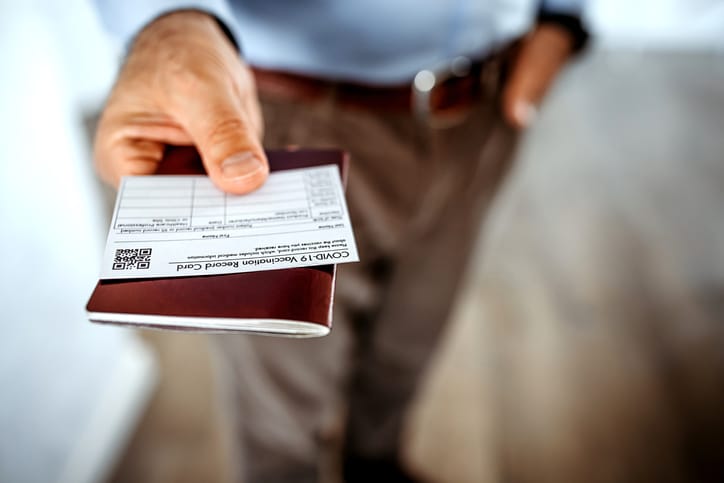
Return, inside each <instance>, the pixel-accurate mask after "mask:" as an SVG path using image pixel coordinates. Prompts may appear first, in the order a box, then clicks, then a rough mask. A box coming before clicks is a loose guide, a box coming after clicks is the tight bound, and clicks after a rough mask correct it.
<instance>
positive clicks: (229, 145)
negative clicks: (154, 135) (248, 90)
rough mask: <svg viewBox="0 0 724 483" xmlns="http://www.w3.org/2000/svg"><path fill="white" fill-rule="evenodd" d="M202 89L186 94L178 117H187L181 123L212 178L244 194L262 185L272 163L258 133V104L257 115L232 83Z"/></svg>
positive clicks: (220, 184)
mask: <svg viewBox="0 0 724 483" xmlns="http://www.w3.org/2000/svg"><path fill="white" fill-rule="evenodd" d="M203 92H204V95H196V96H189V97H188V98H186V102H185V103H184V109H183V113H182V115H180V116H179V118H182V119H183V120H184V121H185V122H183V121H182V123H183V124H184V126H185V128H186V131H187V132H188V133H189V135H190V137H191V139H192V140H193V142H194V144H195V145H196V147H197V149H198V150H199V153H200V154H201V159H202V161H203V163H204V167H205V168H206V172H207V174H208V175H209V178H211V180H212V181H213V182H214V184H216V186H218V187H219V188H220V189H222V190H224V191H226V192H229V193H234V194H244V193H248V192H250V191H253V190H255V189H257V188H259V187H260V186H261V185H262V184H263V183H264V181H266V178H267V176H268V175H269V163H268V161H267V158H266V155H265V154H264V149H263V148H262V145H261V140H260V137H259V134H258V132H259V129H258V126H257V124H259V121H258V119H259V116H258V105H255V106H254V107H255V108H256V109H257V112H256V113H255V114H256V115H257V117H256V118H255V117H254V114H252V113H250V112H249V110H254V108H251V109H250V108H249V105H250V104H253V103H250V102H246V103H244V105H242V102H241V101H240V100H239V99H238V96H235V95H234V94H235V89H233V88H232V87H231V86H229V88H228V89H224V88H219V87H218V86H208V87H207V88H206V89H204V91H203ZM249 95H252V94H249ZM255 102H256V99H254V103H255ZM243 107H247V109H244V108H243ZM255 121H256V122H255Z"/></svg>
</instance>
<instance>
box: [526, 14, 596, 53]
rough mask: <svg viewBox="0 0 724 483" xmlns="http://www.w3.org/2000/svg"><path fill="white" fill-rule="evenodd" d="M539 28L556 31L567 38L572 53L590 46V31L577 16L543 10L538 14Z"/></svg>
mask: <svg viewBox="0 0 724 483" xmlns="http://www.w3.org/2000/svg"><path fill="white" fill-rule="evenodd" d="M537 28H547V29H555V30H557V31H558V32H560V34H561V36H565V37H567V39H568V42H569V45H570V52H571V53H576V52H579V51H580V50H582V49H583V48H584V47H585V46H586V45H587V44H588V40H589V34H588V31H587V30H586V28H585V27H584V25H583V22H581V18H580V17H579V16H577V15H572V14H566V13H556V12H550V11H547V10H541V11H540V12H538V17H537Z"/></svg>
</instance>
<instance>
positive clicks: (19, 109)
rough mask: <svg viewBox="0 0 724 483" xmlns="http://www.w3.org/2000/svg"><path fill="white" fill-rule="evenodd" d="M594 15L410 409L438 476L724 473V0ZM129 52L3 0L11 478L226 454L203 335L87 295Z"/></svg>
mask: <svg viewBox="0 0 724 483" xmlns="http://www.w3.org/2000/svg"><path fill="white" fill-rule="evenodd" d="M585 18H586V21H587V23H588V26H589V28H590V29H591V31H592V32H593V34H594V39H593V42H592V45H591V47H590V48H589V49H588V51H587V52H585V53H584V55H582V56H581V57H580V58H579V59H578V60H577V61H576V62H574V63H573V64H572V65H571V66H570V67H569V68H568V69H567V70H566V72H565V73H564V75H563V76H562V78H561V79H560V81H559V82H558V83H557V84H556V86H555V87H554V89H553V92H552V93H551V95H550V96H548V97H547V99H546V101H545V104H544V106H543V107H542V110H541V112H540V115H539V117H538V119H537V121H536V123H535V124H534V126H533V127H532V128H531V129H530V130H529V131H528V132H527V133H526V136H525V137H524V140H523V143H522V146H521V148H520V150H519V153H518V158H517V161H516V164H515V168H514V170H513V173H512V174H511V176H510V178H509V179H508V182H507V183H506V185H505V187H504V189H503V192H502V193H501V195H500V197H499V199H498V200H497V202H496V204H495V208H494V211H493V214H492V219H491V223H489V224H488V228H487V230H486V231H485V232H484V233H483V234H482V235H481V238H480V246H479V250H478V253H477V256H476V259H475V264H474V265H473V270H472V273H471V274H470V277H469V280H468V283H467V284H466V287H465V289H464V290H463V292H462V293H461V296H460V300H459V302H458V304H457V308H456V311H455V315H454V320H453V323H452V324H451V325H450V328H449V330H448V332H447V336H446V338H445V340H444V342H443V344H442V347H441V350H440V352H439V354H438V356H437V357H436V359H435V361H434V364H433V365H432V367H431V368H430V370H429V375H428V377H427V379H426V381H425V384H424V387H423V390H422V391H421V394H420V396H419V398H418V400H417V402H416V404H415V407H414V408H413V411H412V412H411V414H410V424H409V431H408V435H407V446H406V449H407V451H406V456H407V458H408V460H409V462H410V463H411V464H412V465H414V466H415V467H417V468H418V469H419V470H420V472H421V473H423V474H425V475H426V476H427V477H428V478H429V479H430V480H431V481H437V482H512V481H514V482H529V481H531V482H548V481H550V482H563V481H567V482H578V481H580V482H626V481H657V482H666V481H672V482H673V481H695V482H699V481H702V482H704V481H724V135H723V134H724V131H723V126H724V2H721V1H720V0H696V1H693V0H638V1H636V2H631V1H627V0H589V1H588V2H587V6H586V12H585ZM121 52H122V49H121V46H118V45H115V44H114V43H113V42H112V41H111V40H110V39H109V38H107V37H106V36H105V34H104V33H103V31H102V29H101V27H100V23H99V21H98V18H97V16H96V13H95V11H94V9H93V7H92V5H91V4H90V2H89V0H68V1H65V2H52V1H50V0H28V1H25V2H11V1H9V0H0V53H2V56H1V58H2V67H0V156H1V158H2V161H1V162H0V170H1V171H0V173H1V174H0V227H2V236H1V237H0V251H1V252H2V253H5V254H6V256H5V260H4V264H3V267H2V276H0V284H1V285H0V286H1V289H0V303H1V306H2V312H1V314H0V327H1V330H2V336H1V337H0V482H8V483H16V482H17V483H24V482H53V481H60V482H70V483H84V482H100V481H115V482H131V481H132V482H196V481H205V482H214V481H224V478H225V473H224V455H223V451H222V448H221V443H220V439H219V436H218V432H217V430H216V428H215V416H214V414H215V411H214V404H215V399H214V387H213V379H212V372H211V369H210V364H209V359H208V353H207V347H206V345H205V344H206V343H205V340H204V339H203V337H201V336H193V335H183V334H173V333H160V332H152V333H142V334H138V333H134V332H131V331H127V330H122V329H115V328H108V327H97V326H93V325H91V324H89V323H88V322H87V321H86V319H85V313H84V305H85V302H86V300H87V297H88V295H89V294H90V292H91V290H92V288H93V285H94V283H95V280H96V277H97V274H98V262H99V260H100V255H101V249H102V246H103V243H104V238H105V232H106V229H107V223H108V211H109V204H110V203H111V202H112V193H109V192H108V191H107V190H106V189H104V188H103V187H102V186H100V184H99V183H98V182H97V180H96V179H95V177H94V174H93V172H92V167H91V164H92V163H91V158H90V143H91V139H92V133H91V130H92V126H93V123H94V119H95V117H96V116H97V114H98V112H99V110H100V108H101V106H102V102H103V99H104V96H105V95H106V93H107V92H108V89H109V87H110V85H111V83H112V81H113V78H114V75H115V71H116V68H117V65H118V62H119V59H120V55H121Z"/></svg>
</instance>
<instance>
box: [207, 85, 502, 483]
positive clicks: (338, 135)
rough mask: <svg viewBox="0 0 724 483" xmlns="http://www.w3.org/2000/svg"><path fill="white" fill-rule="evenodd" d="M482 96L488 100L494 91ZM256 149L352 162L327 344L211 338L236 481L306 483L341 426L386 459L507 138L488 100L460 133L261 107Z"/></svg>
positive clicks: (316, 108)
mask: <svg viewBox="0 0 724 483" xmlns="http://www.w3.org/2000/svg"><path fill="white" fill-rule="evenodd" d="M491 92H492V89H491ZM262 104H263V106H262V107H263V111H264V116H265V123H266V134H265V145H266V146H267V147H268V148H279V147H286V146H289V145H300V146H304V147H339V148H343V149H345V150H347V151H348V152H349V153H350V154H351V170H350V176H349V185H348V189H347V199H348V203H349V208H350V214H351V217H352V221H353V225H354V228H355V236H356V239H357V243H358V245H359V249H360V256H361V260H362V261H361V262H360V263H357V264H347V265H341V266H339V274H338V275H339V276H338V282H337V293H336V299H335V311H334V327H333V330H332V333H331V335H329V336H327V337H325V338H321V339H312V340H291V339H283V338H273V337H260V336H229V335H223V336H217V337H214V338H213V339H212V340H213V344H212V345H213V346H214V348H215V351H214V352H215V354H216V356H217V357H216V361H217V368H218V373H219V386H220V391H221V395H222V402H223V404H224V407H225V411H224V413H225V417H226V420H225V428H226V430H227V432H228V436H229V440H230V441H231V443H232V446H231V447H232V452H231V459H232V463H233V464H234V465H235V466H236V473H237V477H238V478H239V479H240V480H243V481H245V482H246V483H249V482H256V481H260V482H261V481H263V482H265V483H269V482H275V481H295V482H299V481H315V480H316V479H317V475H318V465H319V458H320V445H321V444H322V442H323V440H324V435H325V434H328V432H329V429H328V428H329V427H331V426H333V425H334V424H335V421H339V420H340V417H339V414H340V409H343V410H344V412H345V413H346V415H347V419H346V425H345V427H346V438H345V439H346V442H345V444H346V449H347V450H348V451H351V452H354V453H356V454H360V455H363V456H365V457H395V456H396V455H397V451H398V445H399V439H400V434H401V429H402V426H403V421H404V415H405V408H406V406H407V404H408V402H409V401H410V400H411V398H412V397H413V395H414V392H415V388H416V386H417V384H418V381H419V379H420V375H421V372H422V370H423V369H424V366H425V363H426V361H427V360H428V359H429V357H430V355H431V353H432V352H433V350H434V348H435V343H436V341H437V339H438V337H439V336H440V333H441V331H442V330H443V328H444V326H445V321H446V319H447V317H448V314H449V312H450V308H451V306H452V304H453V302H454V299H455V294H456V289H457V287H458V285H459V282H460V281H461V278H462V276H463V275H464V273H465V269H466V263H467V260H468V254H469V251H470V248H471V245H472V243H473V241H474V239H475V237H476V235H477V233H478V229H479V225H480V222H481V220H482V218H483V213H484V211H485V208H486V206H487V205H488V204H489V202H490V200H491V198H492V197H493V195H494V194H495V192H496V190H497V188H498V186H499V184H500V181H501V179H502V178H503V176H504V174H505V172H506V170H507V168H508V164H509V159H510V153H511V148H512V146H513V142H514V134H513V132H512V131H511V130H510V129H509V128H508V127H507V126H505V125H504V124H503V122H502V120H501V118H500V116H499V112H498V99H497V93H496V94H490V95H489V96H487V98H485V99H483V100H481V101H480V103H479V105H476V106H474V107H473V109H472V111H471V112H470V114H469V115H468V116H467V117H466V119H465V120H464V121H462V122H459V123H456V124H454V125H452V126H449V127H434V126H432V125H430V123H426V122H423V121H420V120H418V119H416V118H415V117H414V116H413V115H411V114H408V113H390V112H374V111H367V110H356V109H352V108H349V107H340V106H339V105H337V104H336V103H335V102H334V99H333V98H329V99H323V100H320V101H317V102H296V103H295V102H288V101H285V100H280V99H270V98H264V96H263V93H262Z"/></svg>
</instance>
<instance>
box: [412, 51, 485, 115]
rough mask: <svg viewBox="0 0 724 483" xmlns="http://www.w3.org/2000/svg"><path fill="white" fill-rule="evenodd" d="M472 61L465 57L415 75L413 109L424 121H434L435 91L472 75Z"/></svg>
mask: <svg viewBox="0 0 724 483" xmlns="http://www.w3.org/2000/svg"><path fill="white" fill-rule="evenodd" d="M472 65H473V63H472V61H471V60H470V59H469V58H468V57H465V56H459V57H455V58H454V59H452V60H451V61H449V62H445V63H443V64H442V65H440V66H439V67H437V68H435V69H423V70H421V71H419V72H418V73H417V74H415V78H414V80H413V81H412V109H413V111H414V113H415V115H416V116H417V117H418V118H419V119H420V120H423V121H426V122H430V121H433V120H434V113H433V112H432V106H431V105H430V101H431V99H432V93H433V91H434V90H435V89H436V88H437V87H439V86H441V85H442V84H443V83H444V82H445V81H447V80H449V79H453V78H457V77H465V76H466V75H468V74H470V69H471V67H472Z"/></svg>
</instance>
